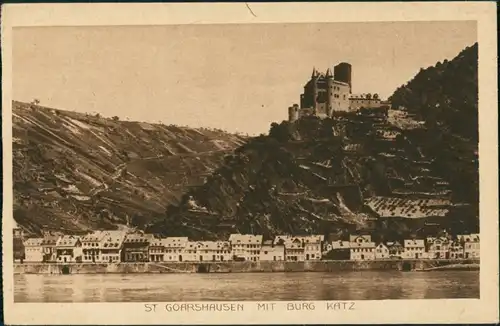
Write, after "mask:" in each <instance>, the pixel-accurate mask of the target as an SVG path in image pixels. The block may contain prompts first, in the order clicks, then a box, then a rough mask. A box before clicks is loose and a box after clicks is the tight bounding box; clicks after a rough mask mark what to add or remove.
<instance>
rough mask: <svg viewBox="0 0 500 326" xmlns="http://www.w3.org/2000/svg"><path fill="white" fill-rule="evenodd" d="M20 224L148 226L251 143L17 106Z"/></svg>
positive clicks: (206, 132) (15, 138)
mask: <svg viewBox="0 0 500 326" xmlns="http://www.w3.org/2000/svg"><path fill="white" fill-rule="evenodd" d="M12 119H13V182H14V219H15V220H16V222H17V223H18V224H19V225H21V226H22V227H24V228H25V229H26V230H27V231H30V232H39V231H40V229H41V228H48V229H56V230H61V231H83V230H87V229H90V228H97V227H103V228H115V227H116V226H117V225H126V224H129V225H130V226H138V227H144V226H145V225H146V224H148V223H149V222H150V221H151V219H153V218H154V217H157V216H158V215H159V214H163V213H164V211H165V208H166V206H167V205H168V204H176V203H178V201H179V199H180V197H181V195H182V194H183V193H184V192H186V191H188V190H189V189H190V188H191V187H193V186H198V185H201V184H203V183H204V181H205V178H206V177H207V176H209V175H210V174H211V173H212V172H213V171H214V170H215V169H216V168H218V167H219V166H220V164H221V163H222V160H223V157H224V155H225V154H226V153H227V152H231V151H232V150H233V149H234V148H236V147H239V146H241V145H243V144H244V142H245V141H246V139H245V138H244V137H240V136H237V135H231V134H228V133H225V132H223V131H216V130H206V129H192V128H187V127H182V128H181V127H176V126H166V125H162V124H149V123H140V122H128V121H119V120H118V119H117V118H115V119H106V118H101V117H99V116H91V115H87V114H81V113H75V112H69V111H61V110H54V109H51V108H46V107H42V106H39V105H33V104H26V103H20V102H13V117H12Z"/></svg>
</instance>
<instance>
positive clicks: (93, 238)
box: [81, 231, 104, 242]
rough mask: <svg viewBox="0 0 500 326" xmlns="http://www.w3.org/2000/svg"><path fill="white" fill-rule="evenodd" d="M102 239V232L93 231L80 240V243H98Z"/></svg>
mask: <svg viewBox="0 0 500 326" xmlns="http://www.w3.org/2000/svg"><path fill="white" fill-rule="evenodd" d="M103 237H104V231H94V232H92V233H89V234H86V235H84V236H83V237H82V238H81V241H82V242H100V241H101V240H102V238H103Z"/></svg>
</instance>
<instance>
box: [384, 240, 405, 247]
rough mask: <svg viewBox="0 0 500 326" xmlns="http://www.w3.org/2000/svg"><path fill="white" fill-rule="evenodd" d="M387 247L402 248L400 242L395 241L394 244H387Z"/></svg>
mask: <svg viewBox="0 0 500 326" xmlns="http://www.w3.org/2000/svg"><path fill="white" fill-rule="evenodd" d="M387 247H388V248H391V247H402V245H401V243H399V241H394V242H392V241H391V242H387Z"/></svg>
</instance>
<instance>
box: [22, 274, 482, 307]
mask: <svg viewBox="0 0 500 326" xmlns="http://www.w3.org/2000/svg"><path fill="white" fill-rule="evenodd" d="M14 279H15V294H14V299H15V301H16V302H122V301H123V302H134V301H135V302H138V301H152V300H153V301H205V300H382V299H437V298H479V272H478V271H446V272H431V273H425V272H397V271H393V272H392V271H391V272H389V271H385V272H377V271H361V272H337V273H256V274H238V273H233V274H154V275H152V274H149V275H147V274H127V275H120V274H100V275H15V277H14Z"/></svg>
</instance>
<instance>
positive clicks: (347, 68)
mask: <svg viewBox="0 0 500 326" xmlns="http://www.w3.org/2000/svg"><path fill="white" fill-rule="evenodd" d="M382 106H390V103H388V102H384V101H382V100H381V99H380V98H379V96H378V94H373V95H371V94H366V95H365V94H352V66H351V65H350V64H349V63H347V62H341V63H339V64H338V65H336V66H335V67H334V68H333V74H332V71H331V70H330V68H328V69H327V70H326V73H319V72H318V71H317V70H316V68H313V71H312V74H311V79H310V80H309V81H308V82H307V83H306V84H305V86H304V93H303V94H301V95H300V108H299V105H298V104H294V105H293V106H291V107H289V108H288V120H289V121H295V120H297V119H299V118H301V117H304V116H317V117H319V118H327V117H331V116H332V114H333V112H339V111H340V112H350V111H357V110H359V109H361V108H379V107H382Z"/></svg>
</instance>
